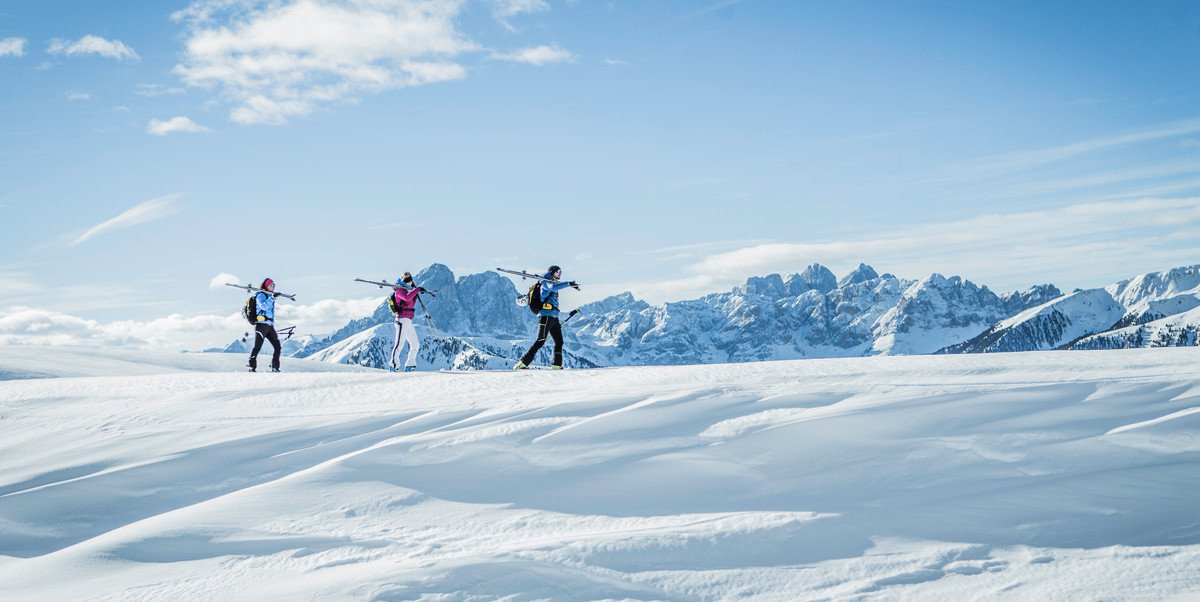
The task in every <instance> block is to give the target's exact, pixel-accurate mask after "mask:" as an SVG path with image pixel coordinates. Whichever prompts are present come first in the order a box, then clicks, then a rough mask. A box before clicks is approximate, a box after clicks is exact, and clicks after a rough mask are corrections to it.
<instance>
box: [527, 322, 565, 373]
mask: <svg viewBox="0 0 1200 602" xmlns="http://www.w3.org/2000/svg"><path fill="white" fill-rule="evenodd" d="M547 336H550V337H553V338H554V365H555V366H561V365H562V345H563V338H562V324H561V323H560V322H559V321H558V318H556V317H554V316H542V317H541V318H539V319H538V338H537V340H536V341H534V342H533V346H532V347H530V348H529V351H526V352H525V357H523V358H521V363H522V364H525V365H526V366H528V365H529V364H531V363H532V362H533V358H534V356H536V355H537V352H538V351H541V350H542V345H545V344H546V337H547Z"/></svg>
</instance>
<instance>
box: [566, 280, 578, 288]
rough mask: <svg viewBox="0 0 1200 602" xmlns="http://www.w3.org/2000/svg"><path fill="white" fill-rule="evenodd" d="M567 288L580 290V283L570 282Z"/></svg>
mask: <svg viewBox="0 0 1200 602" xmlns="http://www.w3.org/2000/svg"><path fill="white" fill-rule="evenodd" d="M567 286H569V287H571V288H579V283H578V282H575V281H574V280H572V281H570V282H568V283H567Z"/></svg>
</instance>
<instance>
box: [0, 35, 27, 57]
mask: <svg viewBox="0 0 1200 602" xmlns="http://www.w3.org/2000/svg"><path fill="white" fill-rule="evenodd" d="M4 56H25V38H4V39H0V57H4Z"/></svg>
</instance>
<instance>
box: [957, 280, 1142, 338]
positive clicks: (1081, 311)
mask: <svg viewBox="0 0 1200 602" xmlns="http://www.w3.org/2000/svg"><path fill="white" fill-rule="evenodd" d="M1124 314H1125V308H1124V307H1123V306H1122V305H1121V304H1120V303H1117V301H1116V300H1114V299H1113V298H1112V295H1110V294H1109V293H1108V292H1107V291H1105V290H1104V289H1092V290H1086V291H1077V292H1074V293H1072V294H1070V295H1066V296H1063V297H1060V298H1058V299H1055V300H1054V301H1050V302H1049V303H1045V304H1042V305H1039V306H1037V307H1032V308H1030V309H1027V310H1025V311H1023V312H1021V313H1019V314H1017V315H1015V316H1013V317H1011V318H1007V319H1004V320H1001V321H1000V322H997V323H996V324H995V325H993V326H992V327H991V328H989V329H987V330H986V331H984V332H983V333H982V334H980V335H979V336H977V337H975V338H973V339H971V340H969V341H966V342H963V343H960V344H958V345H952V346H950V347H947V348H946V349H944V350H943V352H945V353H991V352H997V351H1029V350H1046V349H1058V348H1060V347H1062V346H1064V345H1068V344H1070V343H1071V342H1072V341H1075V340H1076V339H1079V338H1081V337H1084V336H1087V335H1090V334H1093V333H1096V332H1102V331H1105V330H1107V329H1108V328H1109V327H1110V326H1112V325H1113V324H1114V323H1116V322H1117V321H1118V320H1120V319H1121V317H1122V316H1123V315H1124Z"/></svg>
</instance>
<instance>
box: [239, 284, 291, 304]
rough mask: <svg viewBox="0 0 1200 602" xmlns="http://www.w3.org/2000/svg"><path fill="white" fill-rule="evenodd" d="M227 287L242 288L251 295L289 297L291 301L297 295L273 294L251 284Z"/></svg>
mask: <svg viewBox="0 0 1200 602" xmlns="http://www.w3.org/2000/svg"><path fill="white" fill-rule="evenodd" d="M225 286H232V287H233V288H240V289H242V290H244V291H248V292H251V293H267V294H268V295H275V296H276V297H287V298H288V299H291V300H292V301H295V300H296V295H289V294H287V293H272V292H268V291H265V290H263V289H261V288H259V287H257V286H252V285H249V284H226V285H225Z"/></svg>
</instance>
